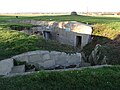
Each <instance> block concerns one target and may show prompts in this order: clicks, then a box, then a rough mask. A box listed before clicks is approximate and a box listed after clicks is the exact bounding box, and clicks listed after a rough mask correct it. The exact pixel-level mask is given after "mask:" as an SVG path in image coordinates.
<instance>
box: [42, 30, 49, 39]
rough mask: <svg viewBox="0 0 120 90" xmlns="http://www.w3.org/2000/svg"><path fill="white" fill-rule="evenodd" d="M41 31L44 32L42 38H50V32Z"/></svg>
mask: <svg viewBox="0 0 120 90" xmlns="http://www.w3.org/2000/svg"><path fill="white" fill-rule="evenodd" d="M43 33H44V38H45V39H47V40H48V39H51V33H50V32H48V31H44V32H43Z"/></svg>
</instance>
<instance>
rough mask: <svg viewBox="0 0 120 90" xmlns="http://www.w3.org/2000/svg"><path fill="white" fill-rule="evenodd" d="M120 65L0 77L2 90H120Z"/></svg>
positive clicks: (0, 89)
mask: <svg viewBox="0 0 120 90" xmlns="http://www.w3.org/2000/svg"><path fill="white" fill-rule="evenodd" d="M119 82H120V66H114V67H103V68H98V69H83V70H74V71H62V72H45V71H39V72H36V73H34V74H31V75H26V76H16V77H10V78H0V90H119V88H120V83H119Z"/></svg>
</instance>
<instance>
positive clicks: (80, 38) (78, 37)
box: [15, 20, 92, 48]
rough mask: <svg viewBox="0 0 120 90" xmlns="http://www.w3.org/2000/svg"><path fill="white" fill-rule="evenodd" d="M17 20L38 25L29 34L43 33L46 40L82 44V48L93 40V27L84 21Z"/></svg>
mask: <svg viewBox="0 0 120 90" xmlns="http://www.w3.org/2000/svg"><path fill="white" fill-rule="evenodd" d="M15 22H17V23H27V24H32V25H37V27H32V28H31V30H32V31H31V32H29V33H28V34H30V35H31V34H37V35H41V36H42V37H43V38H45V39H46V40H49V39H51V40H55V41H58V42H60V43H62V44H68V45H71V46H74V47H76V46H80V47H81V48H83V47H84V46H85V45H86V44H88V43H89V42H90V41H91V38H90V36H91V33H92V27H91V26H89V25H87V24H84V23H80V22H76V21H65V22H56V21H36V20H22V21H19V20H16V21H15ZM28 31H30V30H28ZM23 32H24V30H23ZM25 32H26V31H25ZM33 32H38V33H33Z"/></svg>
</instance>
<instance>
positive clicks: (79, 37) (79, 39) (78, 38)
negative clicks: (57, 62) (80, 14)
mask: <svg viewBox="0 0 120 90" xmlns="http://www.w3.org/2000/svg"><path fill="white" fill-rule="evenodd" d="M81 41H82V37H81V36H77V37H76V46H77V47H78V46H81Z"/></svg>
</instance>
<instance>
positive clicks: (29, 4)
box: [0, 0, 120, 13]
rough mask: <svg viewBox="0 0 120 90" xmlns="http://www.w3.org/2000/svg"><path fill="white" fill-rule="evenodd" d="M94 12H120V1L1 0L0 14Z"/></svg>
mask: <svg viewBox="0 0 120 90" xmlns="http://www.w3.org/2000/svg"><path fill="white" fill-rule="evenodd" d="M87 10H88V12H93V11H103V12H104V11H108V12H118V11H120V0H0V13H6V12H11V13H14V12H71V11H77V12H83V11H84V12H87Z"/></svg>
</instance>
